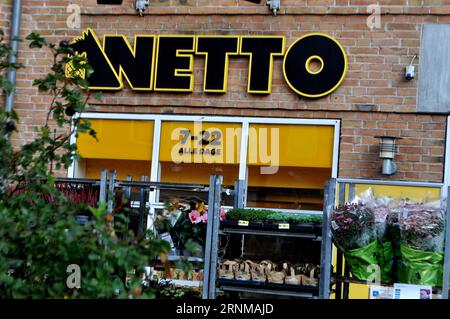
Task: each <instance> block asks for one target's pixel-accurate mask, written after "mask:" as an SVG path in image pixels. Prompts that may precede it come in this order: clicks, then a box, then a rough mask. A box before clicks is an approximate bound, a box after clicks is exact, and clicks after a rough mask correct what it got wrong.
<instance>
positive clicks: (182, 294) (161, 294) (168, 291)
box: [155, 282, 200, 299]
mask: <svg viewBox="0 0 450 319" xmlns="http://www.w3.org/2000/svg"><path fill="white" fill-rule="evenodd" d="M155 288H156V291H157V294H156V297H157V298H158V299H193V298H195V299H200V294H199V293H198V292H195V291H193V290H192V289H189V288H182V287H175V285H173V284H172V283H170V282H166V283H160V284H159V285H158V286H157V287H155Z"/></svg>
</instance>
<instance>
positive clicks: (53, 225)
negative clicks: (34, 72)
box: [0, 33, 170, 298]
mask: <svg viewBox="0 0 450 319" xmlns="http://www.w3.org/2000/svg"><path fill="white" fill-rule="evenodd" d="M0 34H1V33H0ZM0 38H1V37H0ZM27 39H29V40H30V41H31V43H30V47H32V48H46V49H47V50H50V53H51V54H52V55H53V58H54V63H53V65H52V68H51V72H50V73H49V74H47V75H46V76H45V77H43V78H42V79H38V80H36V81H35V82H34V84H35V85H36V86H37V87H38V89H39V91H41V92H42V94H47V95H48V96H49V97H50V100H51V103H50V105H49V109H48V113H47V119H46V121H45V123H44V125H43V126H42V127H39V128H38V129H37V130H36V134H35V136H36V137H35V139H34V140H32V141H30V142H28V143H26V144H23V145H22V146H20V147H18V148H16V149H15V148H13V146H12V144H11V142H10V140H11V137H12V136H13V134H14V133H15V131H16V127H15V122H17V121H18V118H17V115H16V114H15V113H14V112H10V113H6V112H5V111H4V110H3V109H0V298H130V297H133V298H137V297H145V298H151V297H154V296H155V292H154V290H152V289H145V290H144V289H143V287H141V286H142V279H141V275H142V274H143V273H144V267H146V266H148V265H149V264H150V261H151V260H154V259H155V258H156V257H157V256H159V255H160V254H163V253H167V252H168V250H169V248H170V247H168V245H167V243H166V242H163V241H159V240H156V239H154V238H153V237H152V235H151V234H146V235H147V236H142V237H137V236H135V234H133V233H132V232H131V231H129V230H128V229H127V228H126V225H127V219H126V217H125V216H122V215H120V214H117V215H115V216H114V217H112V216H111V215H108V214H107V213H106V207H105V204H104V203H103V204H100V205H99V206H98V207H90V208H89V209H90V211H91V214H92V216H93V217H94V218H93V220H92V221H89V222H87V223H85V224H83V225H80V224H78V223H77V219H76V216H77V215H78V214H79V213H80V210H85V209H86V206H85V205H84V206H83V205H74V204H73V203H72V201H71V200H70V199H69V198H67V197H65V196H64V195H63V194H62V193H61V192H60V191H58V189H57V188H56V187H55V183H54V181H55V178H54V176H53V171H54V169H60V168H67V167H68V166H69V165H70V164H71V163H72V160H73V159H74V157H76V146H75V145H73V144H72V143H71V136H73V134H75V131H78V132H88V133H89V134H90V135H92V136H94V137H95V132H94V131H93V130H92V129H91V128H90V124H89V122H86V121H79V120H78V119H77V118H71V115H72V114H73V113H72V111H76V112H82V111H84V110H85V109H86V107H87V106H88V99H89V96H90V92H89V91H88V89H87V88H88V85H87V82H86V80H85V79H84V78H82V77H81V76H79V75H77V74H81V73H77V72H74V74H73V76H72V77H70V78H66V77H65V66H66V64H67V63H71V65H72V67H73V68H74V70H75V71H77V68H78V70H80V69H83V70H84V71H85V72H86V74H88V73H89V72H91V70H92V69H91V68H90V66H89V65H88V64H87V63H86V61H85V60H84V61H83V58H82V57H77V56H73V55H70V53H71V51H70V47H69V46H68V45H67V43H63V42H62V43H60V45H59V46H57V45H54V44H51V43H49V42H47V40H45V39H43V38H41V37H40V36H39V35H38V34H36V33H33V34H31V35H30V36H28V37H27ZM0 44H1V45H0V68H1V69H0V76H1V75H2V71H3V70H5V68H8V67H20V65H13V66H11V65H8V62H7V56H8V54H10V53H11V50H10V48H9V47H8V46H7V45H6V44H4V43H3V39H2V41H1V43H0ZM0 79H1V81H0V84H2V87H3V88H4V89H7V90H8V89H9V86H10V83H9V84H8V83H7V81H6V80H5V79H4V78H3V77H0ZM68 110H69V111H68ZM71 124H72V125H73V126H72V127H73V129H70V125H71ZM73 264H75V265H78V266H79V267H80V286H81V287H80V288H79V289H78V288H76V287H73V286H72V285H68V284H67V283H68V282H69V283H70V282H71V281H70V280H71V278H72V279H73V277H71V276H72V275H76V274H72V273H71V272H68V266H69V265H73ZM130 274H132V275H130ZM127 277H128V279H129V281H128V282H126V279H127ZM75 282H76V281H75Z"/></svg>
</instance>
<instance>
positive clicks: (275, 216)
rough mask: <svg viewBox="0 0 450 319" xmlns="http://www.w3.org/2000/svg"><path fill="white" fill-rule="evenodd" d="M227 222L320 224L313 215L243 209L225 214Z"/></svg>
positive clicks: (234, 209) (320, 220)
mask: <svg viewBox="0 0 450 319" xmlns="http://www.w3.org/2000/svg"><path fill="white" fill-rule="evenodd" d="M227 220H247V221H253V222H269V223H289V224H292V225H299V224H322V216H321V215H313V214H289V213H282V212H277V211H274V210H269V209H245V208H233V209H231V210H229V211H228V213H227Z"/></svg>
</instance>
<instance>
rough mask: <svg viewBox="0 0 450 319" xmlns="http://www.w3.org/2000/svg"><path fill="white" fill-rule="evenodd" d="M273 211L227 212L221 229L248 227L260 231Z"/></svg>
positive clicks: (241, 210) (240, 209)
mask: <svg viewBox="0 0 450 319" xmlns="http://www.w3.org/2000/svg"><path fill="white" fill-rule="evenodd" d="M272 213H273V211H269V210H264V209H244V208H233V209H230V210H229V211H228V212H227V215H226V220H224V221H222V222H221V227H246V228H256V229H260V228H263V227H264V221H265V220H266V217H267V216H269V215H270V214H272Z"/></svg>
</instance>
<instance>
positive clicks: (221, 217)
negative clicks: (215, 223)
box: [220, 208, 227, 221]
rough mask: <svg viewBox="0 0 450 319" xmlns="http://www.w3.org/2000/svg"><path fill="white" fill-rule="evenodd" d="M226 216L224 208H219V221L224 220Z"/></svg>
mask: <svg viewBox="0 0 450 319" xmlns="http://www.w3.org/2000/svg"><path fill="white" fill-rule="evenodd" d="M226 217H227V212H226V211H225V209H223V208H221V209H220V221H224V220H225V218H226Z"/></svg>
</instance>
